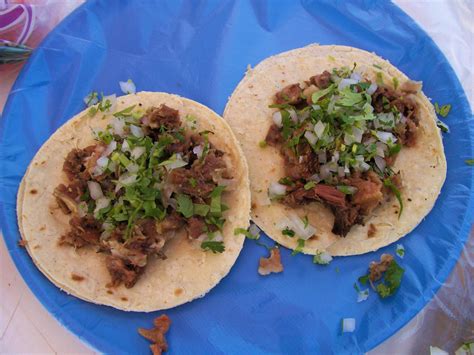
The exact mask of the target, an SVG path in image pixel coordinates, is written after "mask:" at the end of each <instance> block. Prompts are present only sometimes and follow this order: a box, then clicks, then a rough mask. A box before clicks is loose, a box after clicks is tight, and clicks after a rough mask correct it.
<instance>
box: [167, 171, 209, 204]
mask: <svg viewBox="0 0 474 355" xmlns="http://www.w3.org/2000/svg"><path fill="white" fill-rule="evenodd" d="M169 179H170V182H171V183H172V184H173V185H175V186H176V187H177V188H178V190H179V192H182V193H184V194H187V195H191V196H197V197H205V196H207V195H209V194H210V193H211V192H212V190H214V187H215V186H216V185H215V184H214V182H212V181H208V180H206V179H204V177H202V176H201V175H200V174H196V173H195V171H194V170H187V169H184V168H178V169H173V170H172V171H171V173H170V175H169Z"/></svg>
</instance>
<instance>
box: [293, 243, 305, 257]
mask: <svg viewBox="0 0 474 355" xmlns="http://www.w3.org/2000/svg"><path fill="white" fill-rule="evenodd" d="M297 243H298V245H297V246H296V248H295V250H293V252H292V253H291V255H292V256H295V255H296V254H299V253H301V252H302V251H303V248H304V244H305V240H304V239H298V241H297Z"/></svg>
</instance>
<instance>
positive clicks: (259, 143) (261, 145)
mask: <svg viewBox="0 0 474 355" xmlns="http://www.w3.org/2000/svg"><path fill="white" fill-rule="evenodd" d="M258 146H259V147H260V148H265V147H266V146H267V142H266V141H260V142H258Z"/></svg>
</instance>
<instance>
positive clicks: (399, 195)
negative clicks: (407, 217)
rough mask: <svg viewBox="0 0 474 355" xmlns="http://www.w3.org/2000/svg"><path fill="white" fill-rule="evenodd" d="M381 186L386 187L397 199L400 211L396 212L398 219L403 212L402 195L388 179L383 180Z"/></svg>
mask: <svg viewBox="0 0 474 355" xmlns="http://www.w3.org/2000/svg"><path fill="white" fill-rule="evenodd" d="M383 184H384V185H385V186H386V187H388V188H389V189H390V190H391V191H392V192H393V194H394V195H395V197H396V198H397V200H398V203H399V205H400V210H399V211H398V218H400V217H401V215H402V212H403V200H402V194H401V193H400V190H398V188H397V187H396V186H395V184H394V183H393V182H392V180H391V179H390V178H389V177H388V178H386V179H384V180H383Z"/></svg>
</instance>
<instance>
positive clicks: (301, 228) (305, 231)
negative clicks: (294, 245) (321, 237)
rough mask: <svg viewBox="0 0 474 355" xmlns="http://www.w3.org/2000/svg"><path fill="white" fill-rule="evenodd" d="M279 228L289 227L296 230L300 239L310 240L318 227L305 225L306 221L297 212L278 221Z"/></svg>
mask: <svg viewBox="0 0 474 355" xmlns="http://www.w3.org/2000/svg"><path fill="white" fill-rule="evenodd" d="M277 227H278V228H280V229H282V230H283V229H285V228H289V229H291V230H292V231H293V232H295V236H296V237H297V238H299V239H303V240H308V239H309V238H311V237H312V236H313V235H314V233H316V228H314V227H313V226H312V225H310V224H308V225H306V226H305V223H304V222H303V221H302V220H301V218H300V217H299V216H298V215H297V214H290V215H289V218H284V219H283V220H281V221H280V222H279V223H278V226H277Z"/></svg>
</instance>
